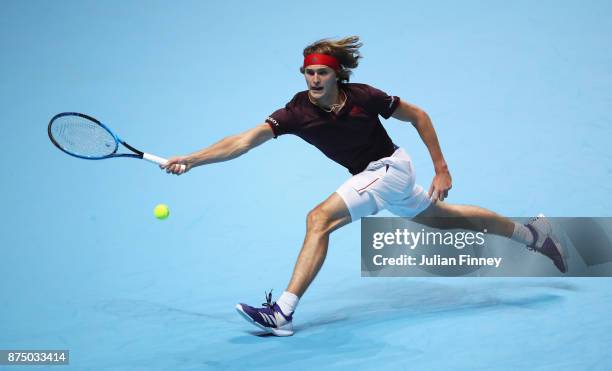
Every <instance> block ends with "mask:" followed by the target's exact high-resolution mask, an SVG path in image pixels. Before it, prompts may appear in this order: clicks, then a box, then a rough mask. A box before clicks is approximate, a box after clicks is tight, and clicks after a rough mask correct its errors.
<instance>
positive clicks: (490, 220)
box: [413, 202, 567, 273]
mask: <svg viewBox="0 0 612 371" xmlns="http://www.w3.org/2000/svg"><path fill="white" fill-rule="evenodd" d="M413 220H414V221H415V222H417V223H419V224H424V225H427V226H430V227H434V228H439V229H454V228H460V229H467V230H471V231H483V230H487V233H492V234H495V235H498V236H503V237H507V238H511V239H512V240H514V241H517V242H519V243H522V244H525V245H526V246H527V248H528V249H529V250H531V251H536V252H538V253H540V254H542V255H544V256H546V257H547V258H549V259H551V260H552V261H553V263H554V264H555V267H557V269H559V271H561V272H562V273H565V272H567V264H566V263H565V257H564V253H563V247H562V246H561V243H559V241H557V240H556V238H555V237H554V236H553V234H552V227H551V225H550V223H549V222H548V220H547V219H546V217H544V215H542V214H540V215H538V216H537V217H535V218H532V219H531V220H530V221H529V223H527V224H525V225H523V224H519V223H515V222H513V221H512V220H510V219H508V218H506V217H503V216H501V215H499V214H496V213H494V212H493V211H490V210H487V209H484V208H481V207H478V206H469V205H452V204H448V203H446V202H436V203H434V204H432V205H431V206H429V208H427V209H426V210H424V211H423V212H421V213H420V214H419V215H417V216H416V217H415V218H413Z"/></svg>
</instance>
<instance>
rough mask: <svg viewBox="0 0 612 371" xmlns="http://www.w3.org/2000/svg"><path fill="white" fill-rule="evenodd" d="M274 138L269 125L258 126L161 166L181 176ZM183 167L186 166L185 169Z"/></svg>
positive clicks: (232, 156)
mask: <svg viewBox="0 0 612 371" xmlns="http://www.w3.org/2000/svg"><path fill="white" fill-rule="evenodd" d="M272 138H274V132H273V131H272V128H271V127H270V125H268V124H267V123H263V124H260V125H257V126H256V127H254V128H252V129H250V130H247V131H245V132H243V133H240V134H236V135H231V136H229V137H225V138H223V139H221V140H220V141H218V142H217V143H215V144H213V145H211V146H209V147H206V148H203V149H201V150H199V151H197V152H194V153H192V154H190V155H187V156H178V157H172V158H170V159H169V160H168V162H167V163H166V164H165V165H163V166H161V168H162V169H166V172H167V173H172V174H176V175H180V174H183V173H186V172H187V171H189V170H190V169H191V168H194V167H196V166H200V165H206V164H212V163H215V162H223V161H228V160H231V159H234V158H236V157H239V156H241V155H243V154H245V153H247V152H248V151H250V150H251V149H253V148H255V147H257V146H258V145H260V144H262V143H264V142H266V141H268V140H270V139H272ZM181 165H185V167H184V169H183V168H182V167H181Z"/></svg>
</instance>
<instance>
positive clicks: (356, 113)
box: [349, 106, 365, 116]
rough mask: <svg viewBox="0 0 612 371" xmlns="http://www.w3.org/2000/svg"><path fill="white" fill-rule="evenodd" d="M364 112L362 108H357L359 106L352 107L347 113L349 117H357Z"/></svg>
mask: <svg viewBox="0 0 612 371" xmlns="http://www.w3.org/2000/svg"><path fill="white" fill-rule="evenodd" d="M364 113H365V111H364V110H363V108H361V107H359V106H353V108H352V109H351V112H350V113H349V115H351V116H359V115H361V114H364Z"/></svg>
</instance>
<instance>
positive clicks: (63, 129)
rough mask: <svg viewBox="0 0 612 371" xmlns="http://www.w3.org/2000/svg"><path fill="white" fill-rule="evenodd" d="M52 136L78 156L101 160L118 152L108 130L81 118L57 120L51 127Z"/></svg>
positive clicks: (68, 150) (63, 147) (68, 117)
mask: <svg viewBox="0 0 612 371" xmlns="http://www.w3.org/2000/svg"><path fill="white" fill-rule="evenodd" d="M51 135H52V136H53V139H55V141H56V142H57V144H58V145H59V146H60V147H61V148H62V149H64V150H65V151H67V152H70V153H72V154H75V155H77V156H83V157H90V158H101V157H105V156H108V155H111V154H113V153H114V152H115V151H116V150H117V142H116V141H115V138H114V137H113V135H112V134H111V133H110V132H109V131H108V130H106V129H105V128H104V127H102V126H101V125H98V124H97V123H95V122H92V121H89V120H87V119H85V118H82V117H80V116H64V117H59V118H57V119H56V120H55V121H54V122H53V124H52V125H51Z"/></svg>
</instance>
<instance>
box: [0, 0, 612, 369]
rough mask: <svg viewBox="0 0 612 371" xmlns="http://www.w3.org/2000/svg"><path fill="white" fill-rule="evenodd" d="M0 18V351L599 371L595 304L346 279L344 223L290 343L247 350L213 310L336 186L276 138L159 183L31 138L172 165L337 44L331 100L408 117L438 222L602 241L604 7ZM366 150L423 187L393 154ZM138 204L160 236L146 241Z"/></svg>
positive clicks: (237, 329) (238, 122)
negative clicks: (81, 119) (384, 104)
mask: <svg viewBox="0 0 612 371" xmlns="http://www.w3.org/2000/svg"><path fill="white" fill-rule="evenodd" d="M0 9H1V13H2V14H3V21H2V22H1V23H0V45H1V46H2V50H3V53H2V55H3V57H2V58H0V70H1V71H2V78H1V79H0V98H1V102H2V109H1V110H0V122H2V125H3V127H5V128H6V130H5V134H4V135H2V137H1V139H0V140H1V141H2V147H3V148H4V156H2V158H1V159H0V161H1V162H2V165H3V166H2V167H3V170H4V171H3V175H2V193H3V195H4V197H3V202H2V204H3V210H2V211H3V212H2V216H1V223H0V228H1V229H2V234H1V235H2V237H1V239H0V241H1V242H0V246H1V251H2V254H1V256H0V272H2V279H1V280H0V287H1V288H2V293H3V295H2V297H1V299H0V300H1V302H0V350H10V349H41V350H42V349H67V350H69V351H70V365H69V366H64V367H65V368H67V369H74V370H203V369H211V370H215V369H241V370H243V369H271V370H275V369H288V368H291V369H295V370H301V369H316V368H319V369H338V370H344V369H346V370H349V369H350V370H354V369H359V370H361V369H364V370H370V369H371V370H374V369H376V370H378V369H391V370H404V369H406V370H412V369H417V370H419V369H425V370H448V369H469V370H477V369H483V370H484V369H486V370H506V369H508V370H516V369H538V370H583V369H591V370H609V369H611V368H612V356H611V355H610V352H609V351H608V349H609V347H610V344H612V317H611V316H610V309H612V282H611V281H610V279H609V278H423V277H421V278H399V277H398V278H382V277H380V278H362V277H361V276H360V225H359V223H352V224H350V225H348V226H346V227H344V228H342V229H340V230H338V231H336V232H334V233H333V234H332V235H331V239H330V246H329V251H328V255H327V259H326V261H325V264H324V265H323V268H322V269H321V271H320V273H319V275H318V276H317V278H316V280H315V281H314V283H313V284H312V285H311V287H310V289H309V290H308V292H307V293H306V295H305V296H304V297H303V298H302V299H301V301H300V303H299V306H298V308H297V311H296V313H295V317H294V324H295V330H296V333H295V335H294V336H292V337H289V338H277V337H273V336H262V335H261V332H260V331H258V330H257V329H256V328H255V327H254V326H252V325H250V324H248V323H247V322H245V321H244V320H243V319H242V318H240V316H238V314H237V313H236V311H235V310H234V305H235V304H236V303H238V302H246V303H250V304H252V305H257V304H259V303H261V302H263V301H264V292H265V291H269V290H270V289H274V296H277V295H279V294H280V293H282V291H283V290H284V289H285V287H286V285H287V282H288V280H289V278H290V277H291V273H292V271H293V264H294V262H295V259H296V258H297V255H298V253H299V251H300V247H301V244H302V241H303V238H304V233H305V223H306V215H307V213H308V212H309V210H311V209H312V208H313V207H314V206H316V205H317V204H318V203H320V202H321V201H323V200H324V199H325V198H327V197H328V196H329V195H330V194H331V193H332V192H333V191H334V190H335V189H336V188H337V187H338V186H339V185H340V184H342V183H343V182H344V181H345V180H346V179H347V177H348V176H349V173H348V172H347V171H346V169H344V168H342V167H340V166H338V165H337V164H334V163H333V162H331V161H330V160H329V159H327V158H326V157H325V156H324V155H322V154H321V153H320V152H319V151H317V149H316V148H314V147H312V146H310V145H309V144H308V143H305V142H304V141H302V140H300V139H299V138H297V137H295V136H290V135H287V136H281V137H279V138H278V139H276V140H271V141H269V142H266V143H265V144H263V145H262V146H261V147H258V148H256V149H254V150H252V151H251V152H249V153H248V154H246V155H245V156H243V157H240V158H238V159H235V160H233V161H229V162H224V163H219V164H213V165H208V166H203V167H199V168H197V169H193V170H192V171H191V172H189V173H188V174H185V175H183V176H179V177H176V176H170V175H167V174H165V173H164V172H162V171H161V170H159V169H158V168H157V167H156V166H154V165H151V164H148V163H146V162H144V161H140V160H134V159H109V160H103V161H84V160H80V159H76V158H72V157H69V156H66V155H65V154H63V153H61V152H60V151H58V150H57V149H56V148H54V147H53V145H52V144H51V143H50V141H49V138H48V137H47V132H46V130H47V123H48V122H49V119H50V118H51V117H52V116H53V115H55V114H56V113H58V112H63V111H77V112H86V113H89V114H91V115H93V116H95V117H96V118H98V119H100V120H102V121H103V122H105V123H108V124H109V125H110V126H112V127H113V129H115V130H116V131H117V132H118V133H120V135H121V136H122V137H124V138H125V139H126V140H127V141H128V142H129V143H130V144H132V145H134V146H136V147H138V148H141V149H144V150H147V151H150V152H151V153H155V154H159V155H163V156H168V157H169V156H173V155H179V154H186V153H190V152H193V151H196V150H198V149H201V148H203V147H206V146H208V145H210V144H212V143H214V142H216V141H218V140H220V139H222V138H223V137H225V136H228V135H232V134H236V133H239V132H243V131H245V130H247V129H249V128H251V127H253V126H255V125H257V124H260V123H262V122H263V121H264V119H265V118H266V117H267V116H268V115H270V114H271V113H272V112H273V111H275V110H276V109H278V108H281V107H283V106H284V105H285V104H286V103H287V102H288V101H289V100H290V99H291V98H292V97H293V95H294V94H295V93H296V92H298V91H301V90H305V89H306V88H305V84H304V77H303V76H302V75H300V73H299V67H300V65H301V63H302V58H303V57H302V54H301V53H302V49H303V48H304V46H306V45H307V44H309V43H311V42H313V41H315V40H318V39H321V38H325V37H335V38H337V37H344V36H349V35H359V36H360V37H361V40H362V42H363V43H364V46H363V47H362V50H361V51H362V53H363V56H364V58H363V60H361V62H360V65H359V67H358V68H357V69H356V70H355V73H354V75H353V76H352V77H351V82H363V83H368V84H371V85H373V86H376V87H378V88H380V89H383V90H384V91H386V92H388V93H389V94H393V95H397V96H399V97H401V98H402V99H405V100H406V101H408V102H411V103H414V104H416V105H418V106H420V107H422V108H423V109H425V110H426V111H427V112H428V113H429V115H430V116H431V118H432V120H433V123H434V127H435V129H436V131H437V134H438V137H439V139H440V143H441V146H442V151H443V152H444V155H445V157H446V160H447V162H448V164H449V169H450V171H451V174H452V176H453V188H452V191H451V193H450V195H449V199H448V202H451V203H460V204H474V205H479V206H483V207H487V208H490V209H492V210H494V211H496V212H498V213H500V214H503V215H507V216H515V217H530V216H534V215H536V214H538V213H540V212H543V213H545V214H546V215H548V216H559V217H572V216H589V217H603V216H609V215H610V208H611V207H612V204H611V203H610V201H609V199H610V195H612V165H611V164H612V150H611V149H610V145H609V142H610V138H612V126H611V125H610V123H611V122H612V115H611V114H610V102H611V101H612V67H611V66H612V48H610V41H609V39H610V35H612V5H610V3H608V2H604V1H587V2H577V1H563V2H553V1H541V2H537V3H533V2H529V1H516V2H512V3H504V2H487V1H467V2H462V4H461V5H459V4H457V3H456V2H452V1H442V2H437V3H435V4H432V3H430V2H425V1H414V2H401V1H391V2H387V3H384V4H375V3H372V2H365V1H364V2H360V1H357V2H355V1H338V2H334V3H329V2H322V1H312V2H308V3H295V4H290V3H287V2H281V1H267V2H263V3H244V2H239V1H226V2H215V3H213V2H199V1H182V2H176V3H170V2H164V1H146V2H144V1H128V2H122V1H109V2H82V1H62V2H44V1H29V2H20V1H5V2H3V3H2V5H0ZM383 124H384V126H385V128H386V129H387V131H388V133H389V135H390V136H391V138H393V140H394V142H395V143H397V144H398V145H401V146H402V147H403V148H405V149H406V150H407V151H408V152H409V153H410V155H411V156H412V159H413V162H414V165H415V169H416V173H417V182H419V183H420V184H422V185H424V186H425V187H428V186H429V184H430V182H431V179H432V177H433V175H434V170H433V167H432V162H431V159H430V157H429V153H428V152H427V148H426V147H425V146H424V145H423V143H422V141H421V140H420V138H419V136H418V134H417V133H416V131H415V130H414V128H413V127H412V126H411V125H409V124H407V123H404V122H400V121H397V120H394V119H389V120H386V121H383ZM159 203H165V204H167V205H169V208H170V217H169V218H168V219H167V220H163V221H160V220H157V219H156V218H155V217H154V216H153V208H154V207H155V205H157V204H159ZM379 215H380V216H390V214H388V213H386V212H384V213H381V214H379ZM516 249H517V250H520V251H521V253H522V252H523V249H524V247H521V246H518V245H516ZM0 367H6V369H13V368H15V369H18V368H19V367H18V366H15V367H10V366H0ZM21 367H22V368H25V367H27V366H21ZM29 367H33V368H40V367H42V366H29ZM51 368H52V369H55V368H53V367H51ZM59 368H60V367H58V369H59ZM62 369H63V368H62Z"/></svg>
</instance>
